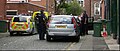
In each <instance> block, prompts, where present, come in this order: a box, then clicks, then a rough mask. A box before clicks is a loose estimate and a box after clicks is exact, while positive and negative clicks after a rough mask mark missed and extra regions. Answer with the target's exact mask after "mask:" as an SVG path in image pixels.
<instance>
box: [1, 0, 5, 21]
mask: <svg viewBox="0 0 120 51" xmlns="http://www.w3.org/2000/svg"><path fill="white" fill-rule="evenodd" d="M5 5H6V0H0V20H4V17H5Z"/></svg>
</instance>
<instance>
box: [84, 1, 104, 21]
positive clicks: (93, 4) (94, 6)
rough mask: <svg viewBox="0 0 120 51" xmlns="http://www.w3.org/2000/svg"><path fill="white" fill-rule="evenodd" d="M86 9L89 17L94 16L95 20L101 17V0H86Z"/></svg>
mask: <svg viewBox="0 0 120 51" xmlns="http://www.w3.org/2000/svg"><path fill="white" fill-rule="evenodd" d="M84 5H85V6H84V9H85V10H86V12H87V14H88V16H89V17H94V20H98V19H101V18H102V17H101V14H102V13H101V0H84Z"/></svg>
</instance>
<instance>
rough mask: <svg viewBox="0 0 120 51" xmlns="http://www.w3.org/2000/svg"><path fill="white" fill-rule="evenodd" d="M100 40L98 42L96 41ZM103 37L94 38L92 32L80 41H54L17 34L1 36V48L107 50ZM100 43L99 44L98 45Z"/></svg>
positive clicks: (63, 39)
mask: <svg viewBox="0 0 120 51" xmlns="http://www.w3.org/2000/svg"><path fill="white" fill-rule="evenodd" d="M97 40H99V41H98V42H96V43H93V42H95V41H97ZM99 42H101V38H93V36H92V34H90V35H86V36H81V39H80V41H79V42H72V41H69V40H68V39H65V38H62V39H56V40H54V41H52V42H47V41H46V40H39V39H38V34H36V35H28V34H24V35H15V36H7V37H2V38H0V50H97V49H98V50H99V49H100V50H106V49H108V47H107V45H106V44H105V43H104V41H103V40H102V44H100V43H99ZM97 45H99V46H97Z"/></svg>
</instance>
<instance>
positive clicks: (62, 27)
mask: <svg viewBox="0 0 120 51" xmlns="http://www.w3.org/2000/svg"><path fill="white" fill-rule="evenodd" d="M56 28H66V26H56Z"/></svg>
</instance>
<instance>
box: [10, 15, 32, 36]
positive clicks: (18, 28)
mask: <svg viewBox="0 0 120 51" xmlns="http://www.w3.org/2000/svg"><path fill="white" fill-rule="evenodd" d="M31 17H32V16H21V15H19V16H14V17H13V18H12V20H11V22H10V30H9V32H10V35H11V36H12V35H14V33H17V34H21V33H29V34H33V32H34V26H33V25H34V23H33V21H32V20H31Z"/></svg>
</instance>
